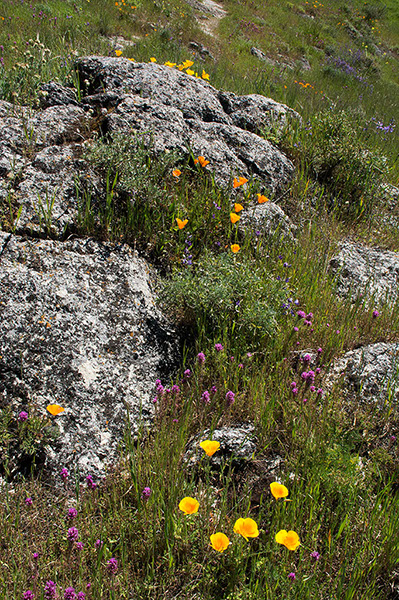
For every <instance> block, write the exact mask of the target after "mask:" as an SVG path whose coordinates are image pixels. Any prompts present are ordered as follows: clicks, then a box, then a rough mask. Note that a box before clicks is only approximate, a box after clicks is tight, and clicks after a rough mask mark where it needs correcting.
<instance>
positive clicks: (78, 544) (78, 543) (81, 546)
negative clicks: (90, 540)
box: [76, 542, 83, 550]
mask: <svg viewBox="0 0 399 600" xmlns="http://www.w3.org/2000/svg"><path fill="white" fill-rule="evenodd" d="M76 550H83V542H76Z"/></svg>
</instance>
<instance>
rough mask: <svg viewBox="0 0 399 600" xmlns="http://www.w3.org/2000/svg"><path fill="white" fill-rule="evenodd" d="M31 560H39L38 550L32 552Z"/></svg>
mask: <svg viewBox="0 0 399 600" xmlns="http://www.w3.org/2000/svg"><path fill="white" fill-rule="evenodd" d="M33 560H39V553H38V552H34V553H33Z"/></svg>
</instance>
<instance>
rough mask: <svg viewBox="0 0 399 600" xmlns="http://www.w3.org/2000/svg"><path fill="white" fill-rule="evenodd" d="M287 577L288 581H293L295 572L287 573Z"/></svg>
mask: <svg viewBox="0 0 399 600" xmlns="http://www.w3.org/2000/svg"><path fill="white" fill-rule="evenodd" d="M288 579H289V580H290V581H295V579H296V575H295V573H288Z"/></svg>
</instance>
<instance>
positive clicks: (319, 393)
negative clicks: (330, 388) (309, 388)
mask: <svg viewBox="0 0 399 600" xmlns="http://www.w3.org/2000/svg"><path fill="white" fill-rule="evenodd" d="M322 393H323V390H322V389H321V388H319V389H318V390H317V395H318V396H321V395H322Z"/></svg>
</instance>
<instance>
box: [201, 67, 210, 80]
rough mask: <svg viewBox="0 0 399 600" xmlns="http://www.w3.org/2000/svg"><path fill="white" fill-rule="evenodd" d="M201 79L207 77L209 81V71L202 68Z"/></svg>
mask: <svg viewBox="0 0 399 600" xmlns="http://www.w3.org/2000/svg"><path fill="white" fill-rule="evenodd" d="M202 79H207V80H208V81H209V73H205V71H204V70H203V69H202Z"/></svg>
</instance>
